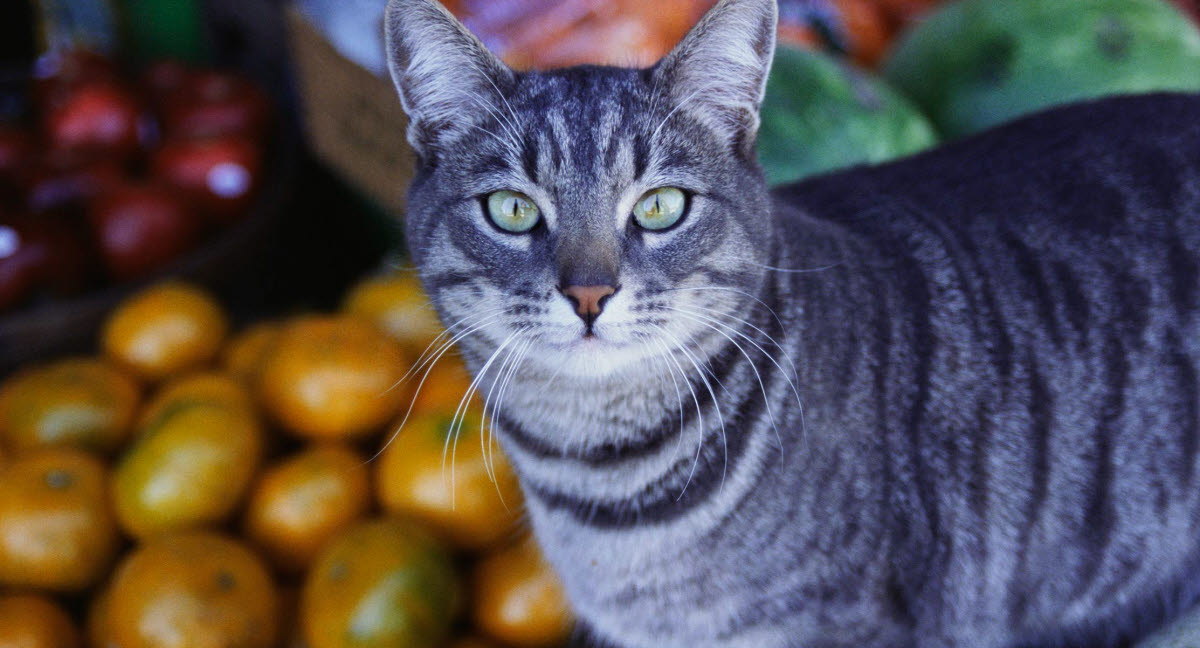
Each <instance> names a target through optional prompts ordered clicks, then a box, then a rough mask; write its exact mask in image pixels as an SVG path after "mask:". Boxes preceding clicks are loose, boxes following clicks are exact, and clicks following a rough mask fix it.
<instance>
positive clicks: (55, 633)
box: [0, 594, 80, 648]
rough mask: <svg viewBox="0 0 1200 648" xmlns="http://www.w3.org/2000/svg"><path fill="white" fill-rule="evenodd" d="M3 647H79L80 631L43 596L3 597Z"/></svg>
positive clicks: (0, 604)
mask: <svg viewBox="0 0 1200 648" xmlns="http://www.w3.org/2000/svg"><path fill="white" fill-rule="evenodd" d="M0 646H4V647H5V648H78V647H79V646H80V641H79V631H78V630H76V629H75V625H74V623H73V622H72V621H71V617H69V616H67V613H66V612H63V610H62V608H61V607H59V606H58V605H57V604H56V603H54V602H53V601H52V600H50V599H48V598H46V597H44V596H37V595H31V594H25V595H12V594H9V595H0Z"/></svg>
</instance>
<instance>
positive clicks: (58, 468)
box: [0, 450, 117, 592]
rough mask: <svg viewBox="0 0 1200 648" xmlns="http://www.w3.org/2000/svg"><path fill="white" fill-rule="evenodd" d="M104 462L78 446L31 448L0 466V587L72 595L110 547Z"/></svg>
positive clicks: (112, 532)
mask: <svg viewBox="0 0 1200 648" xmlns="http://www.w3.org/2000/svg"><path fill="white" fill-rule="evenodd" d="M107 494H108V487H107V483H106V475H105V470H104V466H103V464H102V463H100V461H99V460H97V459H95V458H94V457H92V456H90V455H87V454H85V453H83V452H80V451H78V450H39V451H35V452H32V453H30V454H27V455H24V456H21V457H18V458H16V459H14V460H13V461H11V462H10V463H9V464H8V465H7V466H5V467H4V470H3V471H0V585H6V586H19V587H20V586H23V587H37V588H44V589H47V590H53V591H64V592H74V591H80V590H83V589H86V588H87V587H90V586H92V585H94V584H95V583H96V582H97V581H99V580H100V579H101V578H102V577H103V576H104V574H105V570H107V569H108V567H109V563H110V561H111V560H112V559H113V556H114V555H115V553H116V550H117V529H116V526H115V525H114V523H113V519H112V514H111V513H110V512H109V509H108V502H107Z"/></svg>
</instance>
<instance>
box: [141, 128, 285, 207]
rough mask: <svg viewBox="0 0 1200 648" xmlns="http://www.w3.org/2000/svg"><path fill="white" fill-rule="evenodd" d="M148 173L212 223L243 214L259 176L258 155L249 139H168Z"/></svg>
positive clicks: (260, 162)
mask: <svg viewBox="0 0 1200 648" xmlns="http://www.w3.org/2000/svg"><path fill="white" fill-rule="evenodd" d="M151 168H152V171H153V174H154V176H155V177H157V178H158V179H160V180H162V181H163V182H164V183H166V184H167V185H169V186H171V187H174V188H176V189H178V190H179V192H180V194H181V195H182V196H184V198H185V199H186V200H187V201H188V203H189V205H190V206H192V207H194V208H195V209H196V210H197V211H198V212H199V213H202V214H204V215H205V216H207V217H208V218H210V219H211V220H213V221H214V222H217V223H228V222H231V221H234V220H237V219H239V218H241V217H242V216H244V215H245V214H246V213H247V211H248V209H249V207H250V204H251V202H252V200H253V198H254V192H255V190H256V189H257V188H258V185H259V176H260V174H261V172H262V156H261V154H260V153H259V150H258V147H257V146H256V145H255V144H254V142H253V141H251V140H249V139H247V138H246V137H243V136H239V135H231V136H225V137H215V138H203V139H172V140H168V141H167V142H166V143H165V144H163V146H162V148H160V149H159V150H158V151H157V152H156V153H155V154H154V158H153V160H152V162H151Z"/></svg>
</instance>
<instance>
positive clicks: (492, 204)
mask: <svg viewBox="0 0 1200 648" xmlns="http://www.w3.org/2000/svg"><path fill="white" fill-rule="evenodd" d="M487 208H488V216H489V217H491V219H492V222H493V223H495V224H496V227H499V228H500V229H502V230H504V231H506V232H512V233H513V234H524V233H525V232H528V231H529V230H531V229H533V226H534V225H537V222H538V216H539V215H540V214H539V212H538V208H537V205H535V204H533V201H532V200H530V199H529V196H526V195H525V194H522V193H517V192H515V191H496V192H494V193H492V194H490V195H488V197H487Z"/></svg>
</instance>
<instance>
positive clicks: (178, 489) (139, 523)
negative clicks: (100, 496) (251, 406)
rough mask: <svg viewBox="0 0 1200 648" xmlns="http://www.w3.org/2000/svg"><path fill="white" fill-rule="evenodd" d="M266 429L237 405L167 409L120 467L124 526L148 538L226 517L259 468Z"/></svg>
mask: <svg viewBox="0 0 1200 648" xmlns="http://www.w3.org/2000/svg"><path fill="white" fill-rule="evenodd" d="M262 436H263V433H262V429H261V428H260V426H259V423H258V421H257V420H256V419H255V418H253V416H252V415H250V414H249V413H248V412H247V411H245V410H243V409H242V408H241V407H240V406H237V405H235V406H229V405H224V404H216V403H212V402H203V401H196V402H192V403H186V404H183V405H181V406H179V407H175V408H167V409H166V410H164V412H163V414H162V415H161V416H159V417H157V418H155V419H154V420H152V421H151V422H150V423H149V425H148V426H147V427H146V428H145V429H143V430H142V431H141V432H140V436H139V438H138V439H137V441H136V442H135V443H134V445H133V447H132V448H130V450H129V451H128V452H127V453H125V455H124V456H122V457H121V459H120V462H119V463H118V464H117V466H116V468H115V469H114V470H113V509H114V510H115V512H116V514H117V520H118V521H119V522H120V524H121V528H123V529H125V530H126V531H127V532H129V533H130V534H132V535H134V536H136V537H139V538H145V537H148V536H150V535H152V534H155V533H160V532H163V531H168V530H179V529H183V528H188V527H194V526H201V525H204V524H210V523H215V522H219V521H222V520H225V519H227V518H228V517H229V516H230V515H231V514H232V513H233V512H234V510H235V509H236V508H237V506H238V504H239V503H241V501H242V498H243V497H244V496H245V494H246V491H247V490H248V488H249V486H250V481H251V480H252V479H253V477H254V472H255V470H256V469H257V468H258V464H259V460H260V458H261V456H262V446H263V439H262Z"/></svg>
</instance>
